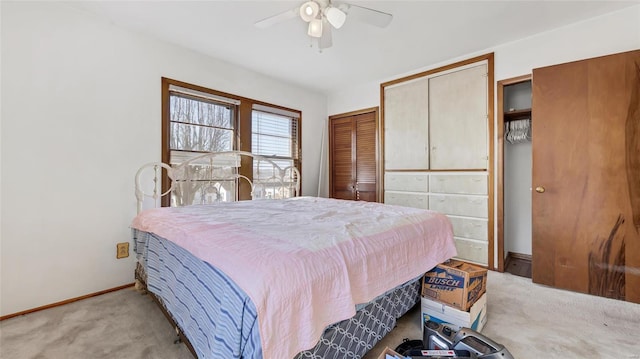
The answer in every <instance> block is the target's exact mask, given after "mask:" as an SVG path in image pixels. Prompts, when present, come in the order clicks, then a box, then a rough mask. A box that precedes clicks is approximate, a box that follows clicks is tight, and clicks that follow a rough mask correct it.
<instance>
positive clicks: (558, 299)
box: [0, 272, 640, 359]
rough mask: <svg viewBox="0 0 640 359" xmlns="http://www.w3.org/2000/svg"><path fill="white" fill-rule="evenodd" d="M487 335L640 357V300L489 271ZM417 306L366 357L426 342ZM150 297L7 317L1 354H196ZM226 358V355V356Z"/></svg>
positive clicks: (557, 353)
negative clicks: (411, 342)
mask: <svg viewBox="0 0 640 359" xmlns="http://www.w3.org/2000/svg"><path fill="white" fill-rule="evenodd" d="M487 296H488V321H487V325H486V327H485V329H484V330H483V331H482V333H483V334H485V335H487V336H489V337H490V338H491V339H493V340H494V341H497V342H498V343H502V344H504V345H505V346H506V347H507V348H508V349H509V351H510V352H511V353H512V354H513V356H514V357H515V358H519V359H527V358H562V359H566V358H576V359H577V358H603V359H606V358H612V359H613V358H615V359H640V342H639V341H640V305H638V304H633V303H627V302H622V301H616V300H611V299H606V298H600V297H595V296H589V295H584V294H579V293H573V292H568V291H562V290H557V289H552V288H548V287H544V286H540V285H536V284H532V283H531V280H529V279H526V278H521V277H516V276H513V275H510V274H503V273H496V272H489V280H488V287H487ZM420 336H421V330H420V308H419V307H418V306H416V307H415V308H414V309H412V310H411V311H409V312H408V313H407V314H406V315H405V316H404V317H402V318H401V319H400V320H399V321H398V326H397V327H396V328H395V329H394V330H393V331H392V332H391V334H389V335H388V336H387V337H386V338H384V339H383V341H382V342H380V343H379V344H378V345H377V346H376V347H374V348H373V349H372V350H371V352H370V353H369V354H368V355H367V356H365V359H375V358H376V357H377V356H378V354H379V353H380V352H381V351H382V349H384V347H385V346H389V347H391V348H395V347H396V346H397V345H399V344H400V343H402V339H404V338H409V339H421V338H420ZM175 338H176V335H175V332H174V331H173V329H172V328H171V326H170V325H169V322H168V321H167V320H166V319H165V317H164V316H163V314H162V313H161V312H160V310H159V309H158V308H157V306H156V305H155V303H154V302H153V301H152V300H151V298H150V297H149V296H143V295H140V294H139V293H138V292H136V291H135V290H133V289H125V290H121V291H118V292H114V293H109V294H105V295H102V296H99V297H94V298H89V299H86V300H83V301H79V302H75V303H71V304H67V305H64V306H61V307H57V308H52V309H48V310H44V311H40V312H36V313H32V314H28V315H24V316H21V317H16V318H12V319H8V320H5V321H2V322H0V358H6V359H14V358H16V359H23V358H25V359H26V358H53V359H57V358H69V359H75V358H78V359H80V358H82V359H84V358H96V359H98V358H127V359H129V358H131V359H135V358H160V359H163V358H167V359H191V358H192V356H191V354H190V352H189V351H188V350H187V348H186V347H185V346H184V345H183V344H177V345H176V344H173V341H174V340H175ZM224 359H226V358H224Z"/></svg>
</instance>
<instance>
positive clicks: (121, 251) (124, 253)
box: [116, 242, 129, 259]
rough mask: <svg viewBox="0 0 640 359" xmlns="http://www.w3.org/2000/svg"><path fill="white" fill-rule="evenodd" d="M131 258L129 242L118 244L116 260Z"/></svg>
mask: <svg viewBox="0 0 640 359" xmlns="http://www.w3.org/2000/svg"><path fill="white" fill-rule="evenodd" d="M128 256H129V242H122V243H118V244H116V258H117V259H120V258H127V257H128Z"/></svg>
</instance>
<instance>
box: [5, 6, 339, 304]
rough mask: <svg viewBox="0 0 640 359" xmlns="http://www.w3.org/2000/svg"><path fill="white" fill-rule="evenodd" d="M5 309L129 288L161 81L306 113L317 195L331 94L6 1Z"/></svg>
mask: <svg viewBox="0 0 640 359" xmlns="http://www.w3.org/2000/svg"><path fill="white" fill-rule="evenodd" d="M1 16H2V17H1V20H2V23H1V24H2V48H1V49H2V64H1V66H2V67H1V70H2V92H1V93H2V97H1V99H2V109H1V117H2V132H1V136H2V137H1V171H2V183H1V187H0V188H1V193H2V197H1V203H0V205H1V208H2V219H1V225H2V227H1V250H2V251H1V280H2V284H1V285H2V287H1V291H2V293H1V296H0V300H1V301H0V315H7V314H12V313H16V312H19V311H23V310H28V309H31V308H35V307H38V306H42V305H47V304H50V303H54V302H57V301H62V300H66V299H70V298H74V297H78V296H81V295H85V294H88V293H93V292H96V291H100V290H104V289H108V288H113V287H116V286H119V285H123V284H126V283H131V282H133V268H134V261H133V256H131V257H129V258H128V259H122V260H117V259H115V253H116V252H115V245H116V243H117V242H126V241H130V232H129V224H130V222H131V220H132V218H133V216H134V215H135V208H136V205H135V199H134V195H133V176H134V174H135V171H136V170H137V168H138V167H139V166H140V165H142V164H144V163H147V162H151V161H159V160H160V151H161V146H160V120H161V116H160V110H161V99H160V78H161V77H162V76H164V77H169V78H173V79H176V80H180V81H185V82H189V83H193V84H197V85H201V86H205V87H210V88H213V89H216V90H220V91H224V92H229V93H233V94H237V95H241V96H245V97H250V98H254V99H257V100H262V101H266V102H270V103H274V104H278V105H281V106H286V107H290V108H294V109H299V110H301V111H302V116H303V119H302V128H303V133H302V144H303V151H302V153H303V164H302V167H303V173H302V176H303V177H302V178H303V188H302V192H303V194H305V195H315V194H316V193H317V185H318V167H319V157H320V151H319V149H320V139H319V138H317V136H315V135H314V134H317V133H320V131H322V130H323V127H324V123H325V119H326V116H327V112H326V109H327V102H326V97H325V96H324V95H321V94H319V93H315V92H311V91H308V90H306V89H302V88H299V87H295V86H292V85H289V84H285V83H282V82H278V81H275V80H273V79H271V78H269V77H266V76H264V75H260V74H257V73H254V72H251V71H248V70H246V69H243V68H239V67H237V66H234V65H231V64H228V63H224V62H221V61H218V60H215V59H212V58H209V57H206V56H203V55H201V54H198V53H195V52H191V51H187V50H185V49H183V48H180V47H177V46H174V45H171V44H168V43H165V42H161V41H158V40H155V39H152V38H150V37H147V36H145V35H142V34H138V33H135V32H132V31H129V30H126V29H123V28H120V27H117V26H114V25H113V24H111V23H109V22H107V21H104V20H102V19H99V18H97V17H94V16H92V15H90V14H87V13H84V12H81V11H79V10H76V9H73V8H68V7H66V6H65V5H63V4H60V3H53V2H42V3H31V2H22V3H20V2H2V3H1Z"/></svg>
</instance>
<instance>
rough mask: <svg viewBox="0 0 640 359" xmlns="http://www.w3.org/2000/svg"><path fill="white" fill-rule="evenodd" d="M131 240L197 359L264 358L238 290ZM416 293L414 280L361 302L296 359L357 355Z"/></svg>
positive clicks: (191, 259) (144, 237)
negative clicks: (373, 298)
mask: <svg viewBox="0 0 640 359" xmlns="http://www.w3.org/2000/svg"><path fill="white" fill-rule="evenodd" d="M133 238H134V249H135V252H136V255H137V258H138V261H139V263H140V264H141V266H142V268H143V271H144V275H145V276H146V278H145V280H144V281H145V283H146V286H147V289H148V290H149V291H150V292H152V293H153V294H155V295H156V297H158V298H159V299H160V301H161V302H162V304H163V306H164V307H165V309H166V310H167V311H168V312H169V313H170V315H171V316H172V317H173V319H174V321H175V322H176V324H177V325H178V327H179V328H180V330H181V331H182V332H183V334H184V335H185V336H186V337H187V338H188V339H189V342H190V343H191V345H192V347H193V349H194V350H195V352H196V355H197V356H198V358H201V359H209V358H212V359H213V358H215V359H219V358H225V359H226V358H243V359H260V358H262V348H261V345H260V333H259V331H258V322H257V312H256V308H255V306H254V305H253V303H252V302H251V299H250V298H249V297H248V296H247V294H246V293H245V292H244V291H243V290H242V289H240V288H239V287H238V286H237V285H236V284H235V283H234V282H233V281H232V280H230V279H229V278H228V277H227V276H226V275H225V274H224V273H222V272H221V271H219V270H218V269H217V268H215V267H213V266H212V265H210V264H208V263H206V262H204V261H202V260H200V259H198V258H196V257H195V256H193V255H191V254H190V253H189V252H187V251H186V250H185V249H183V248H182V247H180V246H178V245H176V244H174V243H173V242H170V241H168V240H165V239H163V238H160V237H158V236H155V235H153V234H150V233H146V232H141V231H137V230H133ZM238 265H244V263H238ZM419 293H420V278H416V279H414V280H412V281H409V282H407V283H405V284H402V285H400V286H398V287H397V288H394V289H393V290H391V291H389V292H387V293H385V294H384V295H382V296H380V297H378V298H376V299H375V300H373V301H371V302H369V303H367V304H364V305H359V306H358V308H357V309H358V311H357V313H356V315H355V316H354V317H352V318H350V319H346V320H343V321H341V322H338V323H336V324H333V325H330V326H328V327H327V329H326V330H325V332H324V334H323V336H322V338H320V340H319V342H318V344H317V345H316V346H315V347H314V348H312V349H310V350H306V351H303V352H300V353H298V355H296V357H295V359H302V358H312V359H330V358H335V359H342V358H361V357H362V356H363V355H364V354H365V353H366V352H368V351H369V350H371V348H372V347H373V346H374V345H375V344H376V343H377V342H378V341H380V339H382V338H383V337H384V336H385V335H386V334H388V333H389V332H390V331H391V330H392V329H393V328H394V327H395V325H396V320H397V319H398V318H399V317H400V316H402V315H403V314H404V313H406V312H407V311H408V310H409V309H411V307H413V306H414V305H415V304H416V303H417V302H418V301H419V299H420V294H419Z"/></svg>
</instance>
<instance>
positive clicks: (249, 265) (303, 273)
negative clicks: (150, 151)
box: [132, 151, 456, 359]
mask: <svg viewBox="0 0 640 359" xmlns="http://www.w3.org/2000/svg"><path fill="white" fill-rule="evenodd" d="M242 166H245V168H244V169H242ZM246 167H248V168H249V169H252V172H253V173H252V175H251V176H247V175H246ZM145 170H151V173H152V174H151V175H150V176H149V175H146V176H145V175H144V173H145ZM147 172H149V171H147ZM162 176H165V178H166V179H168V181H169V182H170V183H171V185H170V186H168V188H166V189H165V190H164V191H162V190H161V189H160V188H159V185H158V184H159V182H160V181H159V178H160V177H162ZM249 177H252V178H249ZM145 179H147V180H148V181H146V182H149V183H152V186H151V187H146V188H145V186H144V184H143V182H145V181H144V180H145ZM240 183H244V185H246V186H248V188H249V191H250V197H251V198H252V200H246V201H245V200H241V201H236V199H238V198H237V197H238V196H237V195H236V193H237V191H236V189H237V188H238V187H239V186H240ZM299 193H300V174H299V173H298V172H297V170H296V169H295V168H292V167H284V166H282V165H281V164H279V163H276V162H274V161H271V160H269V159H266V158H264V157H261V156H257V155H253V154H250V153H247V152H237V151H236V152H224V153H208V154H203V155H201V156H197V157H195V158H190V159H188V160H186V161H184V162H183V163H181V164H179V165H174V166H169V165H167V164H162V163H152V164H148V165H145V166H143V167H142V168H141V170H140V171H138V173H137V175H136V197H137V200H138V212H139V213H138V215H137V216H136V218H135V219H134V220H133V222H132V228H133V237H134V249H135V252H136V256H137V259H138V264H137V268H136V279H137V281H138V285H139V286H140V287H142V288H144V289H145V290H148V291H149V292H150V293H151V294H152V295H153V296H154V298H155V299H156V300H157V302H158V303H159V304H160V306H161V308H162V309H163V310H164V311H165V312H166V313H167V315H168V317H169V318H170V320H171V321H173V322H174V323H175V325H176V330H178V331H179V333H180V334H181V336H182V337H183V338H185V340H186V341H187V345H188V346H189V347H190V349H191V351H192V352H193V354H194V356H196V357H198V358H252V359H253V358H265V359H271V358H278V359H279V358H361V357H362V356H363V355H364V354H365V353H366V352H367V351H369V350H370V349H371V348H372V347H373V345H375V343H377V342H378V341H379V340H380V339H381V338H382V337H383V336H384V335H386V334H387V333H389V332H390V331H391V330H392V329H393V327H394V326H395V321H396V319H397V318H399V317H400V316H402V315H403V314H404V313H405V312H406V311H407V310H409V309H410V308H411V307H413V306H414V305H415V304H416V303H417V301H418V300H419V289H420V280H419V279H420V278H421V276H422V274H423V273H424V272H426V271H427V270H429V269H431V268H432V267H434V266H435V265H436V264H438V263H441V262H444V261H446V260H447V259H449V258H451V257H453V256H455V255H456V251H455V246H454V241H453V234H452V228H451V224H450V222H449V221H448V219H447V218H446V217H445V216H444V215H442V214H439V213H436V212H432V211H425V210H418V209H413V208H405V207H399V206H390V205H384V204H379V203H369V202H356V201H344V200H335V199H327V198H316V197H303V196H299ZM163 196H168V197H169V198H170V201H171V203H172V204H173V205H174V206H173V207H162V208H149V209H145V208H146V207H156V206H157V205H158V204H159V203H160V199H161V197H163ZM145 201H146V202H145ZM149 204H151V205H150V206H149Z"/></svg>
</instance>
